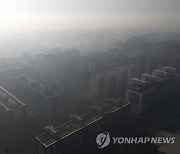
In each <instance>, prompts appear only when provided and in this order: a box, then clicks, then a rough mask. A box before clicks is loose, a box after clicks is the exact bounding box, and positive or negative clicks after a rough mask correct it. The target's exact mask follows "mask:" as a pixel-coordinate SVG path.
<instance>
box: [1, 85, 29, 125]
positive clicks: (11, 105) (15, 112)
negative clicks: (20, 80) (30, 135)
mask: <svg viewBox="0 0 180 154" xmlns="http://www.w3.org/2000/svg"><path fill="white" fill-rule="evenodd" d="M0 117H2V118H5V119H8V120H13V121H25V120H26V118H27V113H26V105H25V104H24V103H22V102H21V101H20V100H18V99H17V98H16V97H14V96H13V95H12V94H10V93H9V92H8V91H6V90H5V89H4V88H2V87H0Z"/></svg>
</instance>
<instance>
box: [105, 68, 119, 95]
mask: <svg viewBox="0 0 180 154" xmlns="http://www.w3.org/2000/svg"><path fill="white" fill-rule="evenodd" d="M104 75H105V78H106V93H107V96H109V97H114V96H116V95H117V86H118V84H117V72H116V71H115V70H110V71H106V72H105V73H104Z"/></svg>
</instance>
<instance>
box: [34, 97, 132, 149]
mask: <svg viewBox="0 0 180 154" xmlns="http://www.w3.org/2000/svg"><path fill="white" fill-rule="evenodd" d="M107 102H108V103H107V104H105V105H104V106H101V107H98V108H99V109H101V110H102V112H95V111H94V110H91V111H90V112H88V113H85V114H83V115H81V116H78V115H73V116H71V120H70V121H68V122H67V123H65V124H62V125H60V126H58V127H56V128H55V129H56V130H57V131H58V133H59V137H58V138H54V137H53V136H52V135H50V134H48V133H47V132H45V133H43V134H41V135H39V136H37V137H36V139H37V140H38V141H39V142H41V144H42V145H43V146H45V147H48V146H50V145H52V144H54V143H56V142H58V141H60V140H62V139H64V138H66V137H68V136H69V135H71V134H73V133H75V132H77V131H79V130H81V129H83V128H85V127H88V126H89V125H91V124H93V123H95V122H97V121H99V120H101V119H103V117H104V116H106V115H107V114H111V113H113V112H116V111H118V110H120V109H121V108H123V107H125V106H126V105H128V104H129V103H127V102H125V101H124V100H122V99H109V100H108V101H107Z"/></svg>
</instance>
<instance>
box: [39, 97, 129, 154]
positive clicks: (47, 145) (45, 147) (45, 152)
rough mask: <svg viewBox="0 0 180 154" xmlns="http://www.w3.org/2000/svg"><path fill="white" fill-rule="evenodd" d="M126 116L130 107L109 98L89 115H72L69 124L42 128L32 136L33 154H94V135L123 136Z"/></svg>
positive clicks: (119, 100)
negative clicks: (42, 129) (34, 140)
mask: <svg viewBox="0 0 180 154" xmlns="http://www.w3.org/2000/svg"><path fill="white" fill-rule="evenodd" d="M130 116H131V105H130V104H129V103H127V102H125V101H123V100H122V99H110V100H108V103H107V104H105V105H103V106H101V107H97V106H92V107H91V111H90V112H88V113H86V114H83V115H81V116H79V115H72V116H70V121H68V122H66V123H64V124H62V125H60V126H58V127H56V128H54V127H52V126H47V127H45V133H43V134H41V135H39V136H37V137H36V146H37V153H38V154H69V153H91V152H92V151H93V152H95V153H98V152H99V151H98V150H99V149H98V148H97V144H96V142H95V139H96V136H97V135H98V134H100V133H102V132H109V133H110V134H111V135H124V134H125V132H126V131H127V126H128V124H129V123H130V121H129V120H130ZM112 126H113V127H112ZM114 126H115V127H114Z"/></svg>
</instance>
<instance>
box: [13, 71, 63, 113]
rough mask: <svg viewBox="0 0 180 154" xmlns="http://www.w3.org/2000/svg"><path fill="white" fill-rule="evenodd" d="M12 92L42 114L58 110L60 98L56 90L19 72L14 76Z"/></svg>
mask: <svg viewBox="0 0 180 154" xmlns="http://www.w3.org/2000/svg"><path fill="white" fill-rule="evenodd" d="M14 87H15V88H14V93H15V94H16V95H17V97H18V98H19V99H21V100H23V102H24V103H26V105H27V106H28V107H30V108H31V109H35V110H37V112H39V113H42V114H53V113H56V112H59V111H60V104H59V102H60V100H59V95H58V93H57V92H55V91H53V90H52V89H50V88H47V87H46V86H45V85H44V84H42V83H38V82H37V81H36V80H33V79H32V78H30V77H27V76H25V75H24V74H21V75H19V76H17V77H16V78H14Z"/></svg>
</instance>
